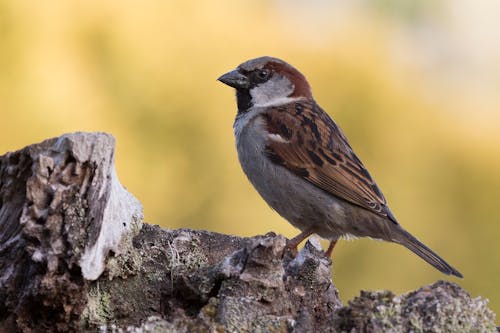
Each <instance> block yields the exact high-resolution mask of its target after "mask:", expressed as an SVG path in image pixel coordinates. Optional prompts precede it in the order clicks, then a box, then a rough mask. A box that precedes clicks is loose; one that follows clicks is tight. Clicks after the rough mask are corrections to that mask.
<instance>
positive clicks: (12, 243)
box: [0, 133, 495, 332]
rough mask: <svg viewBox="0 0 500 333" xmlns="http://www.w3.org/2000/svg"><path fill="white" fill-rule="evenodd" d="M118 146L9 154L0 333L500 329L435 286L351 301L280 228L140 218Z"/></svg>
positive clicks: (65, 140) (0, 196) (1, 165)
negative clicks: (227, 228)
mask: <svg viewBox="0 0 500 333" xmlns="http://www.w3.org/2000/svg"><path fill="white" fill-rule="evenodd" d="M113 154H114V140H113V138H112V137H111V136H110V135H107V134H104V133H74V134H67V135H63V136H61V137H60V138H55V139H50V140H47V141H44V142H42V143H40V144H36V145H32V146H29V147H27V148H24V149H22V150H20V151H17V152H13V153H8V154H6V155H4V156H1V157H0V332H75V331H76V332H84V331H89V332H93V331H96V330H102V331H106V332H110V331H111V332H115V331H116V332H125V331H126V332H153V331H154V332H341V331H342V332H344V331H345V332H385V331H391V332H405V331H410V330H413V331H419V330H420V331H425V332H441V331H449V332H455V331H471V330H473V331H477V332H490V331H491V332H493V331H494V330H495V327H494V320H495V318H494V314H493V313H492V312H491V311H490V310H489V309H488V308H487V302H486V301H484V300H483V299H481V298H475V299H472V298H471V297H470V296H469V295H468V294H467V292H465V291H464V290H463V289H461V288H460V287H459V286H457V285H455V284H452V283H448V282H437V283H435V284H433V285H431V286H427V287H424V288H421V289H419V290H417V291H415V292H411V293H408V294H405V295H402V296H395V295H394V294H392V293H391V292H388V291H385V292H362V293H361V296H360V297H358V298H355V299H354V300H352V301H350V302H349V304H348V305H347V306H342V304H341V302H340V299H339V297H338V293H337V289H336V288H335V286H334V285H333V282H332V281H331V261H330V259H329V258H326V257H325V256H324V255H323V253H322V252H321V250H320V249H319V246H318V245H317V244H316V245H313V243H314V240H313V243H311V242H308V243H307V244H306V246H305V247H304V248H303V249H302V250H301V251H300V252H299V254H298V255H297V256H296V257H293V256H292V255H291V254H290V253H287V252H284V249H285V244H286V239H285V238H284V237H283V236H279V235H275V234H273V233H269V234H268V235H265V236H256V237H251V238H240V237H235V236H228V235H222V234H217V233H212V232H207V231H195V230H188V229H179V230H167V229H161V228H159V227H158V226H151V225H148V224H144V225H143V223H142V207H141V205H140V203H139V202H138V201H137V200H136V199H135V198H134V197H133V196H132V195H131V194H130V193H128V192H127V191H126V190H125V189H124V188H123V187H122V185H121V184H120V183H119V181H118V179H117V177H116V172H115V169H114V165H113Z"/></svg>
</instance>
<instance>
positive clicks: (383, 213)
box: [218, 57, 462, 277]
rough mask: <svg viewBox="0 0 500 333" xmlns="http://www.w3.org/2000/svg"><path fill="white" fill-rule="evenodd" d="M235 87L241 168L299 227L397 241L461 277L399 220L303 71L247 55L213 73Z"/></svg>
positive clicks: (292, 244) (326, 234) (333, 237)
mask: <svg viewBox="0 0 500 333" xmlns="http://www.w3.org/2000/svg"><path fill="white" fill-rule="evenodd" d="M218 80H219V81H221V82H222V83H224V84H226V85H228V86H230V87H232V88H234V89H236V101H237V107H238V112H237V114H236V119H235V121H234V134H235V138H236V148H237V151H238V159H239V161H240V164H241V167H242V168H243V171H244V173H245V174H246V176H247V177H248V179H249V180H250V182H251V183H252V185H253V186H254V187H255V189H256V190H257V192H258V193H259V194H260V195H261V196H262V198H263V199H264V200H265V201H266V202H267V203H268V204H269V206H271V208H273V209H274V210H275V211H276V212H278V213H279V214H280V215H281V216H282V217H283V218H285V219H286V220H287V221H288V222H290V223H291V224H292V225H293V226H294V227H296V228H298V229H300V231H301V233H300V234H299V235H298V236H296V237H294V238H292V239H291V240H290V241H289V242H288V244H287V248H288V249H291V250H295V251H296V248H297V246H298V245H299V244H300V243H301V242H302V241H303V240H304V239H306V238H307V237H309V236H310V235H312V234H313V233H314V234H317V235H319V236H320V237H322V238H324V239H327V240H329V241H330V244H329V246H328V249H327V250H326V251H325V254H326V255H327V256H329V257H330V256H331V254H332V251H333V249H334V247H335V244H336V243H337V240H338V239H339V238H357V237H370V238H373V239H378V240H384V241H389V242H394V243H397V244H401V245H403V246H405V247H406V248H408V249H409V250H411V251H413V252H414V253H415V254H417V255H418V256H420V257H421V258H422V259H424V260H425V261H426V262H428V263H429V264H431V265H432V266H434V267H435V268H436V269H438V270H439V271H441V272H442V273H444V274H448V275H454V276H457V277H462V274H460V272H458V271H457V270H456V269H455V268H453V267H452V266H450V265H449V264H448V263H447V262H446V261H444V260H443V259H442V258H441V257H440V256H438V255H437V254H436V253H434V252H433V251H432V250H431V249H429V248H428V247H427V246H425V245H424V244H423V243H421V242H420V241H419V240H418V239H416V238H415V237H414V236H412V235H411V234H410V233H409V232H407V231H406V230H405V229H403V227H402V226H401V225H400V224H399V223H398V221H397V220H396V217H395V216H394V214H393V213H392V212H391V210H390V209H389V206H388V205H387V201H386V199H385V197H384V195H383V194H382V192H381V191H380V189H379V187H378V186H377V184H376V183H375V181H374V180H373V178H372V176H371V175H370V173H369V172H368V170H367V169H366V168H365V166H364V165H363V163H362V162H361V160H360V159H359V158H358V157H357V156H356V154H355V153H354V151H353V150H352V148H351V146H350V145H349V142H348V140H347V138H346V136H345V135H344V133H343V131H342V130H341V129H340V127H339V126H338V125H337V124H336V123H335V121H333V119H332V118H330V116H329V115H328V114H327V113H326V112H325V111H323V109H322V108H321V107H320V106H319V105H318V104H317V103H316V101H315V100H314V98H313V95H312V92H311V87H310V85H309V83H308V82H307V80H306V78H305V76H304V75H303V74H301V73H300V72H299V71H298V70H297V69H295V68H294V67H292V66H291V65H289V64H288V63H286V62H284V61H283V60H280V59H277V58H273V57H260V58H256V59H252V60H248V61H246V62H244V63H242V64H240V65H239V66H238V67H237V68H236V69H235V70H232V71H230V72H228V73H226V74H224V75H222V76H221V77H219V78H218Z"/></svg>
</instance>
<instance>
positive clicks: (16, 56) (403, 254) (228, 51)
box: [0, 0, 500, 312]
mask: <svg viewBox="0 0 500 333" xmlns="http://www.w3.org/2000/svg"><path fill="white" fill-rule="evenodd" d="M499 13H500V3H499V2H497V1H487V0H481V1H474V0H463V1H454V0H438V1H431V0H426V1H419V0H377V1H369V0H361V1H326V0H316V1H306V0H294V1H285V0H281V1H278V0H276V1H255V0H245V1H230V0H221V1H217V2H214V1H207V0H201V1H187V0H185V1H169V0H163V1H161V0H145V1H129V0H122V1H106V0H105V1H88V0H87V1H83V0H81V1H27V0H0V41H1V42H0V115H1V118H0V119H1V120H0V154H3V153H5V152H7V151H12V150H17V149H19V148H22V147H23V146H26V145H28V144H31V143H34V142H38V141H41V140H43V139H45V138H48V137H54V136H58V135H60V134H62V133H65V132H72V131H106V132H110V133H112V134H113V135H114V136H115V137H116V139H117V153H116V161H117V169H118V174H119V175H120V178H121V181H122V183H123V184H124V185H125V186H126V187H127V188H128V189H129V190H130V191H131V192H132V193H134V194H135V195H136V196H137V197H138V198H139V199H140V200H141V201H142V203H143V204H144V207H145V217H146V220H147V221H148V222H149V223H153V224H160V225H162V226H163V227H168V228H180V227H187V228H200V229H207V230H211V231H217V232H222V233H229V234H235V235H240V236H251V235H256V234H264V233H266V232H268V231H275V232H277V233H283V234H284V235H286V236H287V237H292V236H294V235H295V234H296V233H297V230H294V229H293V228H292V227H291V226H290V225H289V224H288V223H287V222H285V221H284V220H282V219H281V218H280V217H279V216H278V215H277V214H276V213H274V212H273V211H271V209H270V208H268V206H267V205H266V204H265V203H264V201H263V200H262V199H261V198H260V197H259V196H258V194H257V193H256V192H255V191H254V189H253V188H252V187H251V185H250V184H249V182H248V181H247V180H246V178H245V176H244V175H243V173H242V171H241V170H240V166H239V164H238V161H237V156H236V152H235V148H234V138H233V132H232V123H233V119H234V116H235V112H236V105H235V98H234V92H233V91H232V90H231V89H230V88H228V87H226V86H223V85H222V84H220V83H219V82H217V81H216V78H217V77H218V76H219V75H221V74H222V73H224V72H226V71H228V70H230V69H233V68H234V67H235V66H236V65H238V64H239V63H241V62H243V61H244V60H247V59H250V58H253V57H257V56H261V55H271V56H276V57H279V58H282V59H284V60H286V61H288V62H290V63H291V64H292V65H294V66H295V67H297V68H298V69H299V70H301V71H302V72H303V73H304V74H305V75H306V76H307V77H308V79H309V81H310V83H311V85H312V87H313V92H314V95H315V98H316V100H317V101H318V102H319V104H320V105H321V106H322V107H323V108H325V109H326V110H327V111H328V112H329V113H330V115H332V116H333V117H334V119H336V121H337V123H339V125H340V126H341V127H342V128H343V129H344V131H345V132H346V134H347V136H348V137H349V139H350V142H351V144H352V146H353V147H354V149H355V150H356V152H357V153H358V155H359V156H360V157H361V159H362V160H363V161H364V163H365V165H366V166H367V167H368V169H369V170H370V171H371V173H372V175H373V176H374V177H375V179H376V181H377V182H378V184H379V186H380V187H381V188H382V190H383V191H384V193H385V196H386V197H387V199H388V201H389V203H390V206H391V208H392V211H393V212H394V214H395V215H396V216H397V217H398V219H399V220H400V222H401V224H402V225H403V226H404V227H406V229H408V230H409V231H411V232H412V233H413V234H414V235H415V236H417V237H418V238H420V239H421V240H422V241H423V242H424V243H426V244H427V245H429V246H430V247H431V248H432V249H434V250H435V251H436V252H438V253H439V254H440V255H441V256H443V257H444V258H445V259H446V260H447V261H449V262H450V263H451V264H452V265H453V266H455V267H456V268H458V269H459V270H460V271H461V272H462V273H463V274H464V276H465V279H463V280H458V279H454V278H453V279H452V280H453V281H455V282H457V283H459V284H460V285H462V286H463V287H464V288H466V289H467V290H468V291H470V292H471V294H472V295H473V296H477V295H482V296H484V297H487V298H489V299H490V301H491V306H492V308H493V309H494V310H495V311H496V312H499V310H500V287H499V286H498V281H499V279H498V276H500V253H499V252H500V251H499V250H500V245H499V242H498V239H499V232H500V225H499V222H500V125H499V121H500V38H499V36H500V20H498V16H499ZM445 278H447V277H446V276H444V275H442V274H440V273H439V272H438V271H436V270H435V269H434V268H432V267H431V266H429V265H427V264H426V263H425V262H423V261H422V260H420V259H419V258H418V257H416V256H415V255H413V254H412V253H411V252H409V251H408V250H406V249H404V248H403V247H400V246H397V245H393V244H387V243H381V242H375V241H371V240H366V239H364V240H357V241H353V242H347V241H344V242H340V243H339V244H338V245H337V248H336V249H335V253H334V282H335V283H336V285H337V287H338V288H339V290H340V294H341V297H342V299H343V300H344V301H347V300H348V299H349V298H351V297H353V296H354V295H356V294H358V292H359V290H360V289H392V290H394V291H396V292H404V291H407V290H411V289H415V288H418V287H420V286H422V285H424V284H428V283H432V282H433V281H435V280H437V279H445Z"/></svg>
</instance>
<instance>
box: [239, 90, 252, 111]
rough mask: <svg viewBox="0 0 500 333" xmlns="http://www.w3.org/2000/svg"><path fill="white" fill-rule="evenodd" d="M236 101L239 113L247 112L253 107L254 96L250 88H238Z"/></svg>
mask: <svg viewBox="0 0 500 333" xmlns="http://www.w3.org/2000/svg"><path fill="white" fill-rule="evenodd" d="M236 102H237V103H238V113H245V112H247V111H248V110H250V108H251V107H252V105H253V104H252V96H250V90H248V89H244V90H243V89H241V90H236Z"/></svg>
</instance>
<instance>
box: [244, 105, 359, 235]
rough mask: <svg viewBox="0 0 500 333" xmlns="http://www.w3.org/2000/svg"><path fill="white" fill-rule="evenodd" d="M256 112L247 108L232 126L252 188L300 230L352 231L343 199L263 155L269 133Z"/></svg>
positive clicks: (344, 232)
mask: <svg viewBox="0 0 500 333" xmlns="http://www.w3.org/2000/svg"><path fill="white" fill-rule="evenodd" d="M252 113H253V114H252ZM258 113H259V112H258V110H254V111H251V112H249V113H248V114H246V115H244V116H243V117H240V118H239V119H237V120H236V122H235V126H234V127H235V135H236V147H237V150H238V157H239V160H240V163H241V166H242V168H243V171H244V172H245V174H246V175H247V177H248V179H249V180H250V182H251V183H252V184H253V186H254V187H255V189H256V190H257V191H258V192H259V194H260V195H261V196H262V197H263V198H264V200H265V201H266V202H267V203H268V204H269V205H270V206H271V207H272V208H273V209H274V210H276V211H277V212H278V213H279V214H280V215H281V216H282V217H284V218H285V219H286V220H288V221H289V222H290V223H291V224H292V225H294V226H295V227H297V228H299V229H301V230H304V229H306V228H309V227H311V226H313V228H314V229H315V232H316V233H317V234H319V235H320V236H321V237H324V238H327V239H336V238H338V237H340V236H341V235H344V234H349V233H351V232H350V231H349V230H348V229H349V226H348V225H347V219H346V212H345V207H344V203H345V202H344V201H341V200H338V199H336V198H335V197H333V196H332V195H329V194H328V193H326V192H324V191H323V190H321V189H319V188H317V187H316V186H314V185H313V184H311V183H309V182H308V181H307V180H304V179H303V178H300V177H298V176H296V175H294V174H293V173H291V172H289V171H288V170H287V169H286V168H284V167H282V166H279V165H276V164H274V163H272V162H271V161H270V160H269V159H268V158H267V157H266V156H264V148H265V145H266V141H267V140H268V133H267V132H266V131H265V129H264V127H263V125H264V122H263V119H262V118H261V117H260V116H259V115H258ZM349 206H350V205H349Z"/></svg>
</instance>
